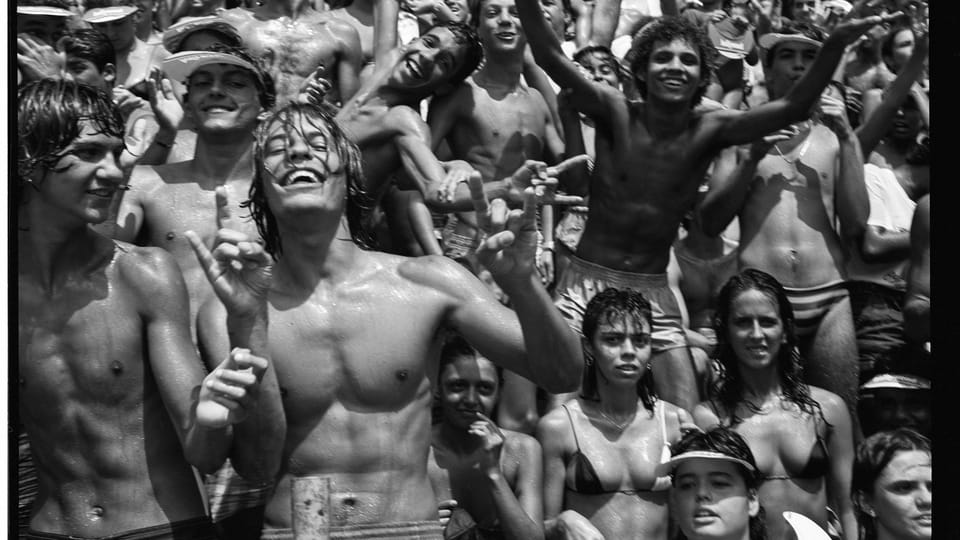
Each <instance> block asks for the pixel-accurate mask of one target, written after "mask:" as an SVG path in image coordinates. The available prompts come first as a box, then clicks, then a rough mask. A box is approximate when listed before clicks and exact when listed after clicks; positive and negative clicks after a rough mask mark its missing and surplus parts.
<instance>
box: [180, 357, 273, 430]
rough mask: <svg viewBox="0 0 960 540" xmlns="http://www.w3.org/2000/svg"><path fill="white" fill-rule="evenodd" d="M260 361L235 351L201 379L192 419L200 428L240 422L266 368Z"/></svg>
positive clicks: (252, 401) (264, 361) (257, 358)
mask: <svg viewBox="0 0 960 540" xmlns="http://www.w3.org/2000/svg"><path fill="white" fill-rule="evenodd" d="M267 365H268V362H267V360H266V359H264V358H260V357H259V356H254V355H253V354H251V353H250V351H249V350H248V349H241V348H235V349H233V350H232V351H230V354H229V355H228V356H227V358H226V359H225V360H224V361H223V362H221V363H220V365H219V366H217V368H216V369H214V370H213V371H212V372H210V374H209V375H207V376H206V377H205V378H204V379H203V383H202V384H201V385H200V394H199V397H198V399H197V410H196V419H197V423H198V424H200V425H201V426H204V427H207V428H210V429H219V428H223V427H226V426H228V425H231V424H236V423H238V422H242V421H243V420H245V419H246V418H247V414H248V409H249V407H251V406H252V404H253V403H255V402H256V398H257V393H258V391H259V385H260V380H261V379H262V378H263V373H264V371H266V369H267Z"/></svg>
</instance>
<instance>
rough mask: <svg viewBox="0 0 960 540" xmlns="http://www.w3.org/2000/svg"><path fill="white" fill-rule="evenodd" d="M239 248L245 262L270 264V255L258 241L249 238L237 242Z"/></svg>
mask: <svg viewBox="0 0 960 540" xmlns="http://www.w3.org/2000/svg"><path fill="white" fill-rule="evenodd" d="M237 249H239V250H240V258H242V259H243V260H244V262H245V263H255V264H257V265H267V264H270V256H269V255H267V251H266V250H265V249H263V246H262V245H260V244H259V243H257V242H253V241H249V240H248V241H245V242H240V243H239V244H237Z"/></svg>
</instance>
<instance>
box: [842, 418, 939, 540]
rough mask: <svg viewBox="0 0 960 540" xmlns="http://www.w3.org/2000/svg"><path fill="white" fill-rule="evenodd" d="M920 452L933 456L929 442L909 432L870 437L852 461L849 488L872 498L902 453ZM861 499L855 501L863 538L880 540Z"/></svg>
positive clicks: (885, 432)
mask: <svg viewBox="0 0 960 540" xmlns="http://www.w3.org/2000/svg"><path fill="white" fill-rule="evenodd" d="M914 450H916V451H920V452H926V453H928V454H930V453H931V445H930V439H928V438H926V437H924V436H923V435H921V434H919V433H917V432H916V431H914V430H912V429H909V428H899V429H894V430H890V431H880V432H878V433H874V434H873V435H870V436H869V437H867V438H866V439H864V440H863V441H862V442H861V443H860V445H859V446H857V454H856V457H855V458H854V461H853V479H852V482H851V485H850V488H851V490H852V491H853V493H855V494H860V495H870V494H872V493H873V486H874V484H875V483H876V481H877V479H878V478H880V475H881V474H883V470H884V469H886V468H887V465H889V464H890V462H891V461H893V459H894V458H895V457H896V455H897V454H898V453H900V452H911V451H914ZM859 499H860V497H854V502H855V504H856V506H857V514H859V515H858V516H857V518H858V519H857V521H859V522H860V524H861V525H862V526H863V527H864V529H865V530H864V532H865V534H864V536H863V538H866V539H872V538H876V537H877V531H876V526H875V524H874V522H873V518H872V517H871V516H869V515H868V514H867V513H866V512H865V509H863V508H860V504H859Z"/></svg>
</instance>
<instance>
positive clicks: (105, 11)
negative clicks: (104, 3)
mask: <svg viewBox="0 0 960 540" xmlns="http://www.w3.org/2000/svg"><path fill="white" fill-rule="evenodd" d="M138 9H140V8H138V7H136V6H110V7H102V8H93V9H88V10H87V11H84V12H83V20H85V21H87V22H88V23H91V24H97V23H105V22H110V21H116V20H119V19H122V18H124V17H128V16H130V15H133V14H134V13H136V12H137V10H138Z"/></svg>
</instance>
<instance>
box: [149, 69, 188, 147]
mask: <svg viewBox="0 0 960 540" xmlns="http://www.w3.org/2000/svg"><path fill="white" fill-rule="evenodd" d="M147 96H148V97H149V98H150V108H151V109H153V114H154V115H155V116H156V117H157V124H159V125H160V129H162V130H164V131H167V132H174V131H176V130H177V129H179V128H180V123H181V122H182V121H183V106H182V105H181V104H180V102H179V101H177V96H176V95H175V94H174V93H173V85H172V84H170V79H167V78H166V77H165V76H164V75H163V72H162V71H161V70H160V68H158V67H154V68H152V69H151V70H150V76H149V77H147Z"/></svg>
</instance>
